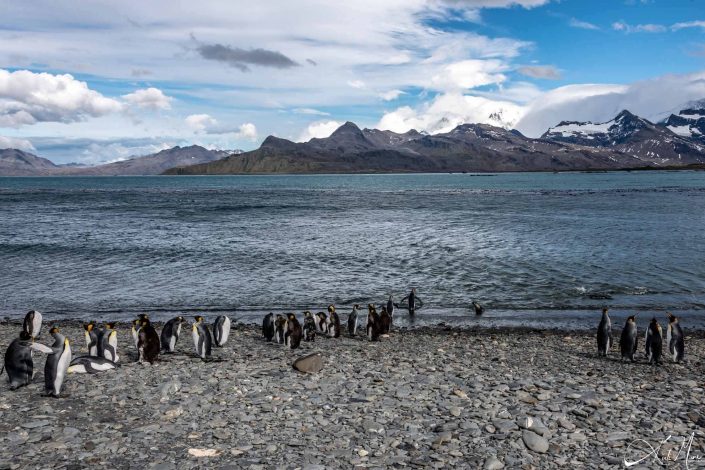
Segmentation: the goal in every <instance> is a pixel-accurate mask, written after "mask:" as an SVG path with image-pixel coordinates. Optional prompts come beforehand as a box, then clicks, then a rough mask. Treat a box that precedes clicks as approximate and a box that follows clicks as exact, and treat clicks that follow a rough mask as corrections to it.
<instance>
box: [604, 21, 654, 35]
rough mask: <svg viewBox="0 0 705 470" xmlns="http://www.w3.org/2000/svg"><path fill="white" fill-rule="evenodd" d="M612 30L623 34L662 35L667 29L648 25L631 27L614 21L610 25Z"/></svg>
mask: <svg viewBox="0 0 705 470" xmlns="http://www.w3.org/2000/svg"><path fill="white" fill-rule="evenodd" d="M612 29H614V30H615V31H622V32H625V33H663V32H666V31H667V28H666V27H665V26H663V25H660V24H651V23H648V24H636V25H631V24H629V23H625V22H624V21H616V22H614V23H612Z"/></svg>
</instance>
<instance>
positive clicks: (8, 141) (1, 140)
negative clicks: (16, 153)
mask: <svg viewBox="0 0 705 470" xmlns="http://www.w3.org/2000/svg"><path fill="white" fill-rule="evenodd" d="M0 149H18V150H24V151H25V152H34V151H36V149H35V148H34V145H32V142H30V141H29V140H27V139H18V138H16V137H3V136H1V135H0Z"/></svg>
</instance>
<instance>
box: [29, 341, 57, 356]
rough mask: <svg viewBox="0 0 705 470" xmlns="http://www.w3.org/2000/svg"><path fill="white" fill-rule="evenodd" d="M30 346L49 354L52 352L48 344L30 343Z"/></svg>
mask: <svg viewBox="0 0 705 470" xmlns="http://www.w3.org/2000/svg"><path fill="white" fill-rule="evenodd" d="M30 348H32V349H34V350H35V351H39V352H43V353H45V354H51V353H53V352H54V351H53V350H52V349H51V348H50V347H49V346H46V345H44V344H42V343H32V344H31V345H30Z"/></svg>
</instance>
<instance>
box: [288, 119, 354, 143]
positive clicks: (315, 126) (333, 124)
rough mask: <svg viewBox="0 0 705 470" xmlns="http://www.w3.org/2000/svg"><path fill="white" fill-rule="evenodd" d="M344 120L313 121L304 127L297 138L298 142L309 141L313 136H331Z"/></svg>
mask: <svg viewBox="0 0 705 470" xmlns="http://www.w3.org/2000/svg"><path fill="white" fill-rule="evenodd" d="M342 125H343V123H342V122H338V121H318V122H313V123H311V124H309V125H308V127H306V129H304V131H303V132H302V133H301V135H299V138H298V139H296V141H297V142H308V141H309V140H311V139H313V138H318V139H322V138H324V137H329V136H330V135H331V134H332V133H333V132H334V131H335V130H336V129H337V128H339V127H340V126H342Z"/></svg>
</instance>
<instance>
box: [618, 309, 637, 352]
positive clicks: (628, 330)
mask: <svg viewBox="0 0 705 470" xmlns="http://www.w3.org/2000/svg"><path fill="white" fill-rule="evenodd" d="M638 343H639V337H638V335H637V331H636V315H630V316H629V317H627V322H626V323H625V324H624V328H623V329H622V335H621V336H620V338H619V349H620V350H621V353H622V359H629V360H630V361H632V362H634V353H635V352H636V348H637V346H638Z"/></svg>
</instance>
